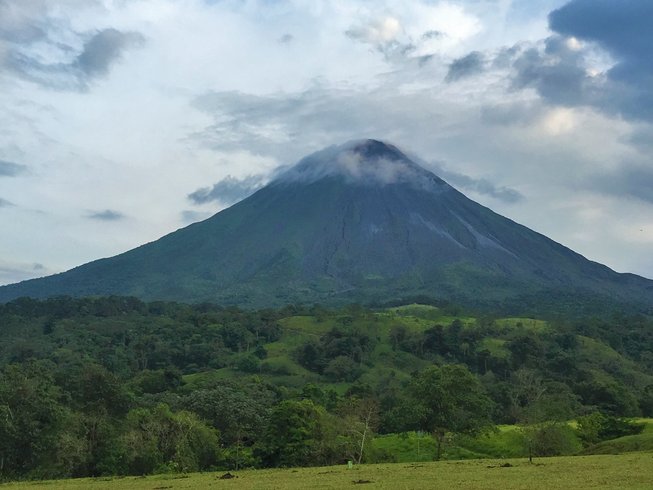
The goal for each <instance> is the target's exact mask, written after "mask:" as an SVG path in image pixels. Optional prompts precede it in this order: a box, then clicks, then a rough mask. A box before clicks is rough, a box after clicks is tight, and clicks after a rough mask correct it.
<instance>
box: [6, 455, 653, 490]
mask: <svg viewBox="0 0 653 490" xmlns="http://www.w3.org/2000/svg"><path fill="white" fill-rule="evenodd" d="M224 475H225V473H224V472H218V473H194V474H185V475H155V476H148V477H124V478H120V477H114V478H98V479H89V478H84V479H76V480H59V481H44V482H33V483H32V482H30V483H10V484H5V485H0V488H2V489H3V490H27V489H35V490H36V489H44V490H46V489H47V490H58V489H71V490H72V489H80V490H81V489H83V490H86V489H88V490H105V489H106V490H163V489H170V490H174V489H196V488H215V489H223V488H224V489H257V490H259V489H261V490H262V489H284V490H285V489H289V490H290V489H312V488H316V489H342V488H356V487H358V485H362V488H384V489H424V488H433V489H443V490H444V489H446V490H450V489H468V490H473V489H489V488H500V489H502V490H513V489H514V490H517V489H520V490H522V489H529V490H533V489H547V490H552V489H579V490H580V489H588V490H589V489H596V488H602V489H642V490H644V489H646V490H650V489H651V488H652V487H653V454H651V453H631V454H623V455H612V456H605V455H595V456H574V457H554V458H542V459H536V460H535V462H534V463H533V464H529V463H528V461H526V460H524V459H501V460H496V459H494V460H493V459H482V460H467V461H441V462H428V463H427V462H424V463H393V464H372V465H360V466H355V467H354V468H353V469H351V470H350V469H348V468H347V467H346V466H345V465H342V466H328V467H319V468H294V469H268V470H247V471H234V472H231V473H230V475H233V476H234V478H228V479H223V478H221V477H223V476H224Z"/></svg>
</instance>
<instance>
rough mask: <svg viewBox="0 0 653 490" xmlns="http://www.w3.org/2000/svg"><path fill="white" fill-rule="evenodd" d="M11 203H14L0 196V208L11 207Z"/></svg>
mask: <svg viewBox="0 0 653 490" xmlns="http://www.w3.org/2000/svg"><path fill="white" fill-rule="evenodd" d="M13 205H14V203H12V202H10V201H7V200H6V199H2V198H1V197H0V208H8V207H11V206H13Z"/></svg>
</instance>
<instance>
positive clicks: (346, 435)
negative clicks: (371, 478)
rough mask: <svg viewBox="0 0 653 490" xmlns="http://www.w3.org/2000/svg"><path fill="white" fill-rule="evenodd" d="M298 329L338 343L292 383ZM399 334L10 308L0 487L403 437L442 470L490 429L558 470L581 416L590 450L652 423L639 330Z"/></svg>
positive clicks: (357, 311)
mask: <svg viewBox="0 0 653 490" xmlns="http://www.w3.org/2000/svg"><path fill="white" fill-rule="evenodd" d="M451 312H453V310H448V313H451ZM298 315H303V316H305V317H307V318H311V319H313V321H315V322H317V323H318V324H322V325H329V328H326V329H324V333H322V334H320V335H308V336H305V337H292V336H291V337H292V338H296V339H300V338H301V339H302V340H301V341H300V342H289V345H288V349H289V350H290V352H291V354H290V357H291V358H290V359H286V361H287V363H289V365H299V366H302V367H303V368H304V369H306V370H307V371H306V372H307V373H308V374H307V375H305V376H304V375H302V376H304V378H301V380H300V381H301V382H300V383H285V382H283V379H286V378H291V376H290V375H292V374H293V373H292V372H291V371H288V370H287V369H286V370H284V369H282V368H280V367H279V366H277V367H274V366H273V365H272V364H271V363H269V362H268V355H269V353H268V348H271V347H269V346H270V345H271V344H272V343H275V342H276V343H277V344H279V342H281V339H283V338H284V337H283V336H284V333H285V334H288V332H285V331H284V327H283V326H282V324H283V319H284V318H288V317H291V316H298ZM399 320H400V318H397V319H396V321H395V320H393V318H392V316H390V317H388V316H387V315H385V316H384V314H381V313H377V312H374V311H370V310H366V309H364V308H361V307H359V306H355V305H354V306H350V307H347V308H343V309H341V310H326V309H324V308H321V307H319V306H312V307H296V306H289V307H286V308H283V309H278V310H260V311H242V310H239V309H237V308H220V307H217V306H215V305H208V304H204V305H195V306H189V305H183V304H175V303H162V302H154V303H143V302H141V301H139V300H137V299H134V298H122V297H109V298H91V299H71V298H55V299H50V300H45V301H36V300H30V299H19V300H16V301H13V302H11V303H7V304H5V305H0V477H1V478H2V479H19V478H54V477H68V476H75V477H76V476H80V477H81V476H100V475H115V474H135V475H139V474H148V473H154V472H168V471H169V472H177V471H198V470H209V469H233V468H239V467H270V466H272V467H276V466H297V465H321V464H331V463H340V462H344V461H347V460H354V461H359V462H360V461H381V460H391V459H392V455H389V454H381V453H378V452H377V453H375V452H374V448H373V446H372V445H370V441H371V439H372V437H373V436H374V434H375V433H391V432H402V431H408V430H423V431H427V432H428V433H430V434H432V435H433V436H434V437H435V438H436V441H437V443H438V455H440V453H441V452H442V451H443V448H444V446H445V443H446V442H447V438H448V437H449V436H450V435H451V434H472V435H473V434H477V433H479V432H481V431H484V430H487V429H488V428H489V427H491V426H492V424H495V423H519V424H522V425H523V426H524V427H528V428H530V429H529V430H528V431H525V432H524V434H525V441H526V442H527V443H526V444H525V448H528V449H529V450H530V451H534V452H535V453H536V454H547V455H548V454H555V453H556V451H564V447H563V445H561V443H557V445H556V444H554V443H552V442H551V441H555V440H560V437H561V434H562V435H564V432H565V431H567V430H568V428H565V427H566V426H565V427H563V426H562V425H560V423H559V422H560V421H563V420H568V419H570V418H573V417H579V416H581V417H585V418H583V419H581V421H582V423H581V424H580V425H579V428H580V432H579V434H580V436H581V438H582V439H583V440H584V441H585V442H586V443H587V444H592V443H596V442H598V441H600V440H603V439H606V438H608V437H614V436H615V434H618V435H623V434H627V433H632V432H634V431H637V430H638V429H637V427H633V426H632V424H628V423H626V422H624V421H623V420H621V419H620V418H619V417H621V416H633V415H653V383H651V380H652V379H653V377H652V376H651V372H652V371H653V355H651V351H650V349H651V346H652V345H653V338H652V335H653V328H651V327H652V323H651V321H650V320H649V319H647V318H645V317H631V318H627V317H615V318H611V319H609V320H597V319H594V320H586V321H582V322H577V323H574V324H570V325H563V324H560V325H557V326H556V327H555V328H550V329H545V330H542V331H539V330H537V329H529V328H528V326H527V325H522V326H520V325H516V326H506V325H504V324H502V323H501V322H499V321H495V319H492V318H489V317H487V318H479V319H477V320H476V321H475V323H474V325H473V326H469V325H465V324H463V322H461V321H460V320H455V319H454V320H451V321H449V322H448V323H446V324H445V325H441V324H439V323H438V319H437V318H436V317H434V320H433V322H432V323H433V324H432V325H431V326H429V327H428V328H425V329H417V328H410V327H407V326H406V323H405V322H403V323H402V322H401V321H399ZM293 335H294V334H293ZM290 344H292V347H291V346H290ZM266 346H268V347H266ZM608 346H610V347H608ZM606 349H607V350H606ZM606 352H607V354H606ZM294 363H296V364H294ZM291 367H292V366H291ZM223 368H228V371H227V374H228V375H225V376H214V377H210V378H208V380H205V381H204V382H202V383H197V382H194V381H193V380H194V379H195V378H196V377H202V376H203V375H205V374H206V373H222V372H225V370H224V369H223ZM235 374H237V375H238V377H237V379H235V378H234V376H232V375H235ZM284 376H285V378H284ZM296 376H298V375H296ZM342 383H346V384H347V385H346V386H347V387H346V388H345V389H339V390H338V391H336V390H335V387H336V386H337V385H339V386H342ZM556 438H557V439H556Z"/></svg>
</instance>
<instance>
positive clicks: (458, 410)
mask: <svg viewBox="0 0 653 490" xmlns="http://www.w3.org/2000/svg"><path fill="white" fill-rule="evenodd" d="M409 394H410V400H409V403H411V404H412V407H411V408H412V411H413V414H414V416H415V418H416V420H415V422H416V425H417V428H419V429H421V430H424V431H428V432H430V433H432V434H433V436H434V438H435V440H436V442H437V451H436V459H440V458H441V457H442V450H443V446H444V441H445V436H446V435H447V434H448V433H454V434H476V433H478V432H480V431H482V430H483V429H485V428H487V427H489V426H490V425H491V421H490V415H491V412H492V402H491V401H490V399H489V398H488V397H487V396H486V395H485V393H484V392H483V389H482V387H481V384H480V383H479V381H478V379H477V378H476V377H475V376H474V375H473V374H472V373H471V372H470V371H469V370H468V369H467V367H465V366H463V365H458V364H455V365H445V366H442V367H438V366H430V367H428V368H426V369H424V370H423V371H421V372H420V373H418V374H417V375H416V376H415V377H414V378H413V380H412V381H411V383H410V385H409Z"/></svg>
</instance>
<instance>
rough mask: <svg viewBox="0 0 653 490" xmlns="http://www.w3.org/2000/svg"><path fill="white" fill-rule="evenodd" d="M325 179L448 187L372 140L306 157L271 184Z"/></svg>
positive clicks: (389, 148)
mask: <svg viewBox="0 0 653 490" xmlns="http://www.w3.org/2000/svg"><path fill="white" fill-rule="evenodd" d="M328 177H334V178H344V179H345V180H346V181H347V182H350V183H355V184H359V185H360V184H362V185H391V184H408V185H411V186H413V187H415V188H419V189H429V190H435V189H439V190H441V189H443V188H444V186H446V187H448V186H447V185H446V183H445V182H444V181H443V180H442V179H440V178H438V177H436V176H435V175H434V174H432V173H431V172H429V171H428V170H426V169H424V168H422V167H421V166H419V165H418V164H416V163H415V162H413V161H412V160H411V159H409V158H408V157H407V156H406V155H405V154H404V153H402V152H401V150H399V149H398V148H397V147H396V146H393V145H391V144H389V143H385V142H382V141H378V140H373V139H362V140H353V141H348V142H347V143H344V144H341V145H333V146H329V147H328V148H325V149H323V150H320V151H318V152H315V153H313V154H311V155H308V156H307V157H305V158H303V159H302V160H300V161H299V162H298V163H297V164H296V165H294V166H293V167H291V168H290V169H288V170H286V171H285V172H283V173H281V174H280V175H279V176H278V177H277V178H276V179H275V180H274V181H273V183H288V182H301V183H311V182H315V181H317V180H321V179H324V178H328Z"/></svg>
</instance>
